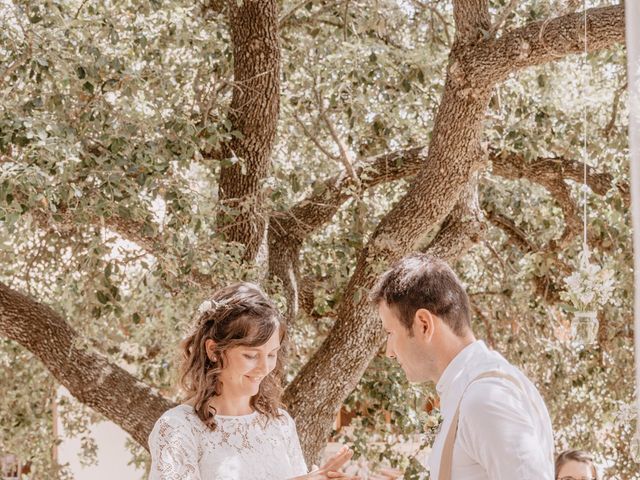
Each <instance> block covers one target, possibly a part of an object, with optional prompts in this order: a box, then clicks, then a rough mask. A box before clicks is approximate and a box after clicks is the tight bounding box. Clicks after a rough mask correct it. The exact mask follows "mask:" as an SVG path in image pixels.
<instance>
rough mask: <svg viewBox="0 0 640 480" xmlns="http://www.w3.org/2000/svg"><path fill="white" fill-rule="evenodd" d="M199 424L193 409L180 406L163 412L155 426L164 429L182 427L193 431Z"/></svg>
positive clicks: (188, 406)
mask: <svg viewBox="0 0 640 480" xmlns="http://www.w3.org/2000/svg"><path fill="white" fill-rule="evenodd" d="M199 423H201V422H200V421H199V418H198V416H197V415H196V412H195V410H194V409H193V407H192V406H191V405H187V404H180V405H176V406H175V407H173V408H170V409H169V410H167V411H166V412H164V413H163V414H162V415H161V416H160V418H158V420H157V421H156V424H155V426H156V427H159V426H161V425H164V426H165V427H173V428H177V427H180V426H183V425H184V426H189V427H191V428H190V429H193V428H192V427H197V426H198V425H199Z"/></svg>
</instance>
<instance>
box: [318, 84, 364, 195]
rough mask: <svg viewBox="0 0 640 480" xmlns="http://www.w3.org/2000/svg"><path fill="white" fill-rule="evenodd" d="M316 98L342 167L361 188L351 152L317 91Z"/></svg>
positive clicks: (321, 116)
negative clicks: (352, 163) (336, 147)
mask: <svg viewBox="0 0 640 480" xmlns="http://www.w3.org/2000/svg"><path fill="white" fill-rule="evenodd" d="M316 98H317V100H318V107H319V109H320V118H321V119H322V121H323V122H324V124H325V125H326V126H327V129H328V130H329V134H330V135H331V138H333V141H334V142H336V145H337V146H338V150H339V151H340V161H341V162H342V165H343V166H344V168H345V170H346V171H347V173H348V174H349V176H350V177H351V178H352V179H353V182H354V183H355V184H356V186H358V188H359V187H360V186H361V184H360V179H359V178H358V176H357V175H356V172H355V170H354V169H353V165H351V159H349V152H347V148H346V147H345V145H344V143H343V142H342V140H341V139H340V136H339V135H338V132H337V131H336V129H335V127H334V126H333V123H332V122H331V120H330V119H329V115H327V112H326V110H325V109H324V106H323V105H322V99H321V98H320V94H319V93H318V92H317V91H316Z"/></svg>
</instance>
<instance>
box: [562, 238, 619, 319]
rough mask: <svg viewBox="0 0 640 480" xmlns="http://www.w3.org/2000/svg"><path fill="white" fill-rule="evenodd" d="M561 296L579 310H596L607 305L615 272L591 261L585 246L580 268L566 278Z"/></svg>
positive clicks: (611, 293) (579, 259) (580, 258)
mask: <svg viewBox="0 0 640 480" xmlns="http://www.w3.org/2000/svg"><path fill="white" fill-rule="evenodd" d="M564 283H565V286H566V290H565V291H564V292H562V293H561V298H562V299H563V300H564V301H566V302H568V303H569V306H570V308H572V309H575V310H577V311H594V310H597V309H598V308H599V307H601V306H603V305H605V304H606V303H607V302H608V301H609V299H610V298H611V295H613V289H614V286H615V280H614V272H613V271H612V270H609V269H603V268H602V267H600V265H597V264H595V263H591V262H590V260H589V249H588V248H587V247H586V246H585V247H584V249H583V251H582V252H581V253H580V256H579V257H578V270H577V271H575V272H573V273H572V274H571V275H569V276H568V277H567V278H565V280H564Z"/></svg>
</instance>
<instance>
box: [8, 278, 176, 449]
mask: <svg viewBox="0 0 640 480" xmlns="http://www.w3.org/2000/svg"><path fill="white" fill-rule="evenodd" d="M0 334H2V336H4V337H6V338H9V339H11V340H14V341H16V342H18V343H19V344H20V345H22V346H23V347H24V348H26V349H27V350H29V351H30V352H31V353H33V354H34V355H35V356H36V357H38V358H39V359H40V361H41V362H42V363H43V364H44V365H45V366H46V367H47V368H48V369H49V371H50V372H51V373H52V374H53V376H54V377H55V378H56V380H58V382H60V384H61V385H64V386H65V387H66V388H67V389H68V390H69V392H70V393H71V395H73V396H74V397H75V398H76V399H77V400H78V401H79V402H82V403H84V404H85V405H88V406H89V407H91V408H93V409H94V410H95V411H96V412H98V413H100V414H102V415H104V416H105V417H107V418H108V419H109V420H111V421H113V422H114V423H116V424H118V425H119V426H120V427H122V429H124V430H125V431H126V432H127V433H129V435H131V437H132V438H133V439H134V440H135V441H136V442H138V443H139V444H140V445H142V446H143V447H145V448H147V449H148V445H147V437H148V436H149V433H150V432H151V429H152V428H153V425H154V423H155V422H156V420H157V419H158V417H159V416H160V415H162V413H163V412H165V411H166V410H167V409H169V408H171V407H173V406H174V405H175V404H174V403H173V402H171V401H169V400H167V399H166V398H164V397H163V396H162V395H160V394H159V393H158V392H157V391H156V390H154V389H152V388H151V387H149V386H148V385H146V384H144V383H143V382H141V381H139V380H137V379H136V378H135V377H134V376H133V375H131V374H130V373H128V372H127V371H125V370H123V369H122V368H120V367H118V366H117V365H115V364H113V363H111V362H110V361H109V360H108V359H107V358H106V357H104V356H103V355H101V354H99V353H96V352H91V351H89V350H88V349H87V348H85V347H83V346H82V339H81V338H80V337H79V336H78V334H77V333H76V332H75V331H74V330H73V328H71V326H70V325H69V324H68V323H67V322H65V320H64V319H63V318H62V317H61V316H60V315H58V314H57V313H56V312H54V311H53V310H52V309H51V308H49V307H47V306H45V305H43V304H41V303H38V302H37V301H36V300H34V299H32V298H31V297H28V296H26V295H23V294H21V293H18V292H16V291H15V290H12V289H11V288H9V287H8V286H7V285H5V284H4V283H1V282H0Z"/></svg>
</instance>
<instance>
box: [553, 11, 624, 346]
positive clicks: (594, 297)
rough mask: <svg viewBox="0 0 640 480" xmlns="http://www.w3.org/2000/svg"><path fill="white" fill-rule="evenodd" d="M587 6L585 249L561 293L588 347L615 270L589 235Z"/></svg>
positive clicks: (574, 329) (576, 337)
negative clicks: (598, 255) (594, 254)
mask: <svg viewBox="0 0 640 480" xmlns="http://www.w3.org/2000/svg"><path fill="white" fill-rule="evenodd" d="M583 6H584V63H583V72H584V73H583V84H584V90H585V91H584V95H583V98H584V99H585V100H584V101H585V103H584V108H583V111H582V127H583V137H582V140H583V143H582V157H583V158H582V163H583V179H582V189H581V191H582V252H581V253H580V255H579V259H578V260H579V261H578V269H577V270H576V271H575V272H573V273H572V274H571V275H570V276H569V277H567V278H565V280H564V283H565V291H564V292H562V293H561V298H562V300H564V301H565V302H567V304H566V305H565V308H566V310H568V311H570V312H572V313H573V318H572V320H571V333H572V338H573V341H574V342H576V343H578V344H580V345H583V346H588V345H591V344H594V343H595V342H596V341H597V337H598V310H599V309H600V308H601V307H603V306H604V305H605V304H606V303H607V302H608V301H609V298H611V295H612V294H613V287H614V273H613V271H611V270H609V269H605V268H602V267H600V266H599V265H597V264H595V263H593V262H592V261H591V252H590V250H589V243H588V238H587V223H588V210H587V206H588V198H587V192H588V190H589V187H588V176H587V171H588V164H589V151H588V148H587V144H588V136H589V132H588V125H587V108H588V105H587V100H586V99H587V97H588V95H587V86H588V84H587V80H588V75H587V68H588V66H587V54H588V50H587V5H586V0H583Z"/></svg>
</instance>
